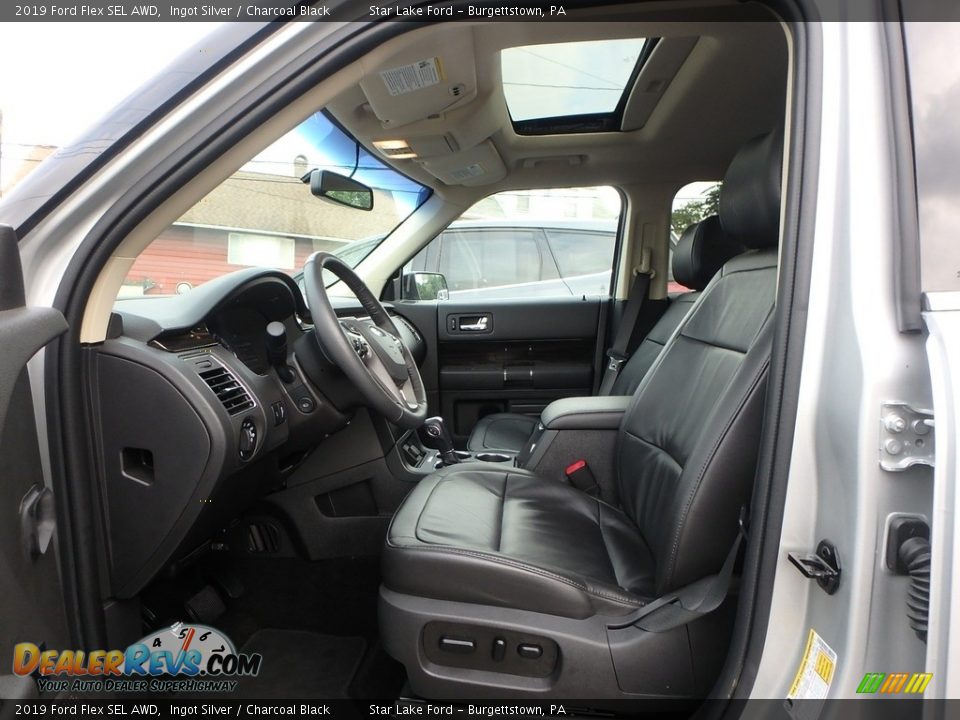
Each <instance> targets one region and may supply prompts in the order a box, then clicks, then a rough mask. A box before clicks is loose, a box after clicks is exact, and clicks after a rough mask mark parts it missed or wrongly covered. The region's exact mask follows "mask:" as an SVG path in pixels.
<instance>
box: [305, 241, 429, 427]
mask: <svg viewBox="0 0 960 720" xmlns="http://www.w3.org/2000/svg"><path fill="white" fill-rule="evenodd" d="M324 270H329V271H330V272H332V273H333V274H334V275H336V276H337V277H338V278H340V279H341V280H342V281H343V282H345V283H346V284H347V287H349V288H350V289H351V290H353V292H354V294H355V295H356V296H357V299H358V300H359V301H360V303H361V304H362V305H363V309H364V310H365V311H366V313H367V315H368V316H369V317H370V319H371V320H373V324H370V323H367V322H358V321H356V320H352V319H347V320H341V319H340V318H338V317H337V314H336V312H335V311H334V309H333V306H332V305H331V304H330V297H329V296H328V295H327V288H326V287H325V285H324V282H323V271H324ZM303 283H304V290H305V294H306V296H307V305H308V306H309V307H310V314H311V315H312V316H313V332H314V333H315V334H316V337H317V342H318V343H319V344H320V348H321V349H322V350H323V351H324V353H325V354H326V355H327V358H328V359H329V360H331V361H332V362H333V363H334V364H335V365H337V366H338V367H339V368H340V369H341V370H342V371H343V373H344V374H345V375H346V376H347V377H348V378H349V379H350V380H352V381H353V383H354V385H355V386H356V387H357V388H358V389H359V390H360V393H361V394H362V395H363V396H364V398H365V399H366V400H367V402H368V403H369V404H370V406H371V407H373V408H374V409H375V410H377V411H379V412H380V413H381V414H382V415H383V416H384V417H385V418H387V420H389V421H390V422H392V423H393V424H395V425H399V426H400V427H402V428H405V429H411V430H412V429H414V428H417V427H420V426H421V425H422V424H423V421H424V420H425V419H426V417H427V392H426V390H425V389H424V387H423V380H422V379H421V378H420V371H419V370H418V369H417V363H416V362H415V361H414V359H413V356H412V355H411V354H410V350H409V349H408V348H407V346H406V345H404V344H403V340H401V339H400V333H399V332H398V331H397V328H396V326H395V325H394V324H393V320H391V319H390V316H389V315H388V314H387V311H386V310H385V309H384V307H383V305H381V304H380V301H379V300H377V298H376V296H375V295H374V294H373V293H372V292H371V291H370V288H368V287H367V286H366V285H365V284H364V282H363V280H361V279H360V278H359V277H357V274H356V273H355V272H353V270H352V269H351V268H350V266H349V265H347V264H346V263H344V262H343V260H341V259H340V258H338V257H337V256H336V255H331V254H330V253H326V252H315V253H314V254H313V255H311V256H310V257H309V258H307V262H306V263H305V264H304V266H303Z"/></svg>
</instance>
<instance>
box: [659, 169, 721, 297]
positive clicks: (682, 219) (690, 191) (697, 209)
mask: <svg viewBox="0 0 960 720" xmlns="http://www.w3.org/2000/svg"><path fill="white" fill-rule="evenodd" d="M720 185H721V183H720V182H718V181H716V180H713V181H707V182H693V183H690V184H688V185H684V186H683V187H682V188H680V190H679V191H678V192H677V194H676V195H675V196H674V198H673V208H672V209H671V212H670V265H669V270H668V276H667V292H669V293H677V292H686V291H687V290H689V289H690V288H687V287H685V286H683V285H681V284H680V283H678V282H676V281H675V280H674V279H673V249H674V248H675V247H676V245H677V241H678V240H680V236H681V235H682V234H683V231H684V230H686V229H687V228H688V227H690V226H691V225H693V224H694V223H698V222H700V221H701V220H703V219H704V218H707V217H710V216H711V215H716V214H717V213H718V212H719V211H720Z"/></svg>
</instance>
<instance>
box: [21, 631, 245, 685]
mask: <svg viewBox="0 0 960 720" xmlns="http://www.w3.org/2000/svg"><path fill="white" fill-rule="evenodd" d="M262 663H263V656H261V655H260V654H258V653H254V654H250V653H238V652H237V651H236V649H235V648H234V645H233V642H231V640H230V639H229V638H228V637H227V636H226V635H224V634H223V633H221V632H220V631H219V630H216V629H215V628H212V627H207V626H205V625H188V624H185V623H176V624H174V625H173V626H171V627H169V628H165V629H163V630H160V631H157V632H155V633H153V634H150V635H147V636H146V637H144V638H142V639H140V640H138V641H137V642H135V643H133V644H132V645H130V646H129V647H128V648H127V649H126V650H91V651H89V652H87V651H84V650H48V649H45V648H41V647H39V646H37V645H35V644H34V643H29V642H26V643H19V644H18V645H15V646H14V648H13V672H14V673H15V674H16V675H32V676H33V677H35V678H36V680H37V684H38V685H39V688H40V690H41V692H63V691H68V690H69V691H72V692H104V691H108V692H232V691H233V690H235V689H236V687H237V679H238V678H240V677H253V676H255V675H257V673H259V672H260V666H261V664H262Z"/></svg>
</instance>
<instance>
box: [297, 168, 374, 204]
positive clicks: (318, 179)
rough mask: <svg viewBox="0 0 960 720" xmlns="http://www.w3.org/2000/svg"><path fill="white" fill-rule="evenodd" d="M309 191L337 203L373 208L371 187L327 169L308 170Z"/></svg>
mask: <svg viewBox="0 0 960 720" xmlns="http://www.w3.org/2000/svg"><path fill="white" fill-rule="evenodd" d="M310 192H311V193H313V195H315V196H316V197H318V198H323V199H324V200H329V201H330V202H333V203H336V204H337V205H346V206H347V207H351V208H354V209H356V210H373V190H372V189H371V188H369V187H367V186H366V185H364V184H363V183H362V182H359V181H357V180H354V179H353V178H348V177H347V176H345V175H338V174H337V173H335V172H330V171H329V170H311V171H310Z"/></svg>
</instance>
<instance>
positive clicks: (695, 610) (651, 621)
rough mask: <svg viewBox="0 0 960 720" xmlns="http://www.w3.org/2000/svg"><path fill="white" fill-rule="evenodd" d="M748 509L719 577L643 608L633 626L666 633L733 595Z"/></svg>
mask: <svg viewBox="0 0 960 720" xmlns="http://www.w3.org/2000/svg"><path fill="white" fill-rule="evenodd" d="M746 514H747V509H746V507H741V508H740V527H739V529H738V531H737V537H736V538H735V539H734V541H733V545H731V546H730V550H729V551H728V552H727V557H726V558H725V559H724V561H723V567H722V568H720V572H719V573H717V574H716V575H710V576H708V577H705V578H703V579H701V580H697V581H696V582H694V583H691V584H690V585H687V586H686V587H683V588H681V589H680V590H678V591H677V592H675V593H669V594H667V595H664V596H663V597H660V598H657V599H656V600H654V601H653V602H651V603H649V604H647V605H644V606H643V607H642V608H640V610H639V612H638V613H637V614H635V615H633V616H632V618H631V620H632V622H631V625H635V626H636V627H638V628H640V629H641V630H646V631H648V632H658V633H659V632H666V631H668V630H672V629H674V628H677V627H680V626H681V625H686V624H687V623H690V622H693V621H694V620H696V619H697V618H701V617H703V616H704V615H707V614H708V613H711V612H713V611H714V610H716V609H717V608H718V607H720V605H722V604H723V601H724V600H725V599H726V598H727V595H729V594H730V586H731V584H732V580H733V568H734V567H735V566H736V564H737V555H739V554H740V546H741V545H742V544H743V541H744V539H745V538H746V536H747V535H746V527H745V526H746Z"/></svg>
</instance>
